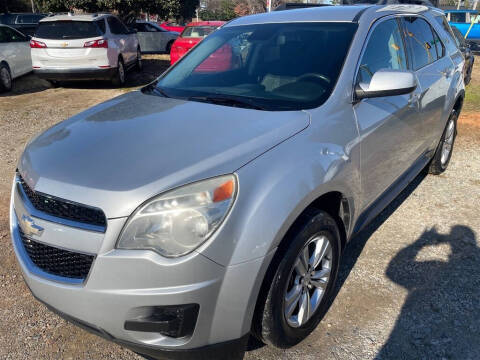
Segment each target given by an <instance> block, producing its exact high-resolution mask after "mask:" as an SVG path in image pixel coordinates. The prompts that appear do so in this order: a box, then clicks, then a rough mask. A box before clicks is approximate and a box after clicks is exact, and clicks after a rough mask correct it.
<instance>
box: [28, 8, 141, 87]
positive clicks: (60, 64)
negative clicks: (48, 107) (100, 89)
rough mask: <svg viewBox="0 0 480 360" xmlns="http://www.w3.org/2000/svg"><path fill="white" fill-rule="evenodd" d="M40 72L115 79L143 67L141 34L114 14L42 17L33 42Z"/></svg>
mask: <svg viewBox="0 0 480 360" xmlns="http://www.w3.org/2000/svg"><path fill="white" fill-rule="evenodd" d="M30 46H31V48H32V65H33V71H34V73H35V74H36V75H38V76H39V77H41V78H43V79H47V80H50V81H53V82H55V81H59V80H111V81H112V82H113V83H114V84H115V85H118V86H121V85H123V84H124V83H125V79H126V73H127V71H128V70H130V69H131V68H133V67H135V66H136V67H137V68H138V69H141V68H142V55H141V52H140V45H139V42H138V38H137V34H136V32H135V31H134V30H131V29H128V28H127V27H126V26H125V25H124V24H123V23H122V22H121V21H120V20H119V19H118V18H117V17H116V16H113V15H111V14H93V15H72V14H69V15H55V16H49V17H46V18H44V19H42V20H41V21H40V23H39V25H38V28H37V31H36V32H35V35H34V37H33V38H32V40H31V41H30Z"/></svg>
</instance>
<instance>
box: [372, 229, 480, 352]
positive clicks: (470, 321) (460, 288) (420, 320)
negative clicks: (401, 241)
mask: <svg viewBox="0 0 480 360" xmlns="http://www.w3.org/2000/svg"><path fill="white" fill-rule="evenodd" d="M439 245H447V246H448V247H449V248H450V254H449V256H448V259H446V260H445V259H436V258H435V252H434V251H432V250H431V249H432V247H435V246H439ZM423 249H426V251H423V252H421V251H422V250H423ZM422 254H423V256H422ZM425 254H427V256H425ZM432 255H433V257H434V259H431V257H432ZM479 264H480V248H479V247H478V246H477V242H476V239H475V233H474V232H473V230H472V229H471V228H469V227H468V226H464V225H455V226H453V227H452V228H451V230H450V233H449V234H440V233H438V231H437V230H436V229H435V228H432V229H430V230H427V231H425V232H424V233H423V234H422V235H421V236H420V237H419V238H418V239H417V240H416V241H415V242H414V243H412V244H411V245H408V246H407V247H405V248H404V249H402V250H401V251H399V252H398V254H397V255H396V256H395V257H394V258H393V259H392V260H391V261H390V264H389V266H388V268H387V271H386V275H387V277H388V278H389V279H390V280H391V281H393V282H394V283H396V284H398V285H400V286H402V287H403V288H405V289H407V290H408V296H407V298H406V300H405V303H404V305H403V307H402V311H401V312H400V315H399V316H398V318H397V321H396V323H395V327H394V328H393V330H392V332H391V334H390V337H389V339H388V340H387V342H386V343H385V344H384V345H383V347H382V349H381V350H380V351H379V352H378V354H377V356H376V357H375V359H376V360H382V359H427V358H428V359H479V358H480V321H479V319H480V267H479Z"/></svg>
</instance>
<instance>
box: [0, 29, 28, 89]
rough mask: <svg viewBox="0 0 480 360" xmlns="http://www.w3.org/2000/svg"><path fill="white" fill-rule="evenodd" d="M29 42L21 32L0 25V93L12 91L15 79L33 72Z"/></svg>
mask: <svg viewBox="0 0 480 360" xmlns="http://www.w3.org/2000/svg"><path fill="white" fill-rule="evenodd" d="M29 41H30V38H29V37H28V36H26V35H24V34H22V33H21V32H19V31H17V30H15V29H13V28H11V27H9V26H6V25H0V91H9V90H11V89H12V81H13V79H15V78H17V77H19V76H22V75H25V74H27V73H29V72H30V71H32V59H31V57H30V46H29Z"/></svg>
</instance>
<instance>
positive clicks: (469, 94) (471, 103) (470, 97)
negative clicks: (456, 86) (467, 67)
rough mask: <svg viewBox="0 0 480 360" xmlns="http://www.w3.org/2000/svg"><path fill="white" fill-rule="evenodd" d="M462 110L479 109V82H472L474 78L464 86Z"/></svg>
mask: <svg viewBox="0 0 480 360" xmlns="http://www.w3.org/2000/svg"><path fill="white" fill-rule="evenodd" d="M463 110H466V111H480V84H479V83H478V82H474V79H472V82H471V83H470V84H469V85H468V86H467V87H466V88H465V101H464V103H463Z"/></svg>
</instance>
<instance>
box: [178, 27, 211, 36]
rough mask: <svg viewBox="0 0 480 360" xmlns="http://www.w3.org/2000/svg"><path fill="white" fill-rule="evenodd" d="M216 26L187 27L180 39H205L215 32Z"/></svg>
mask: <svg viewBox="0 0 480 360" xmlns="http://www.w3.org/2000/svg"><path fill="white" fill-rule="evenodd" d="M215 29H216V27H215V26H187V27H186V28H185V29H184V30H183V32H182V35H180V37H182V38H204V37H206V36H207V35H209V34H211V33H212V32H214V31H215Z"/></svg>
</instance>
